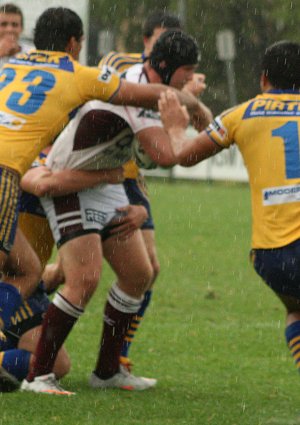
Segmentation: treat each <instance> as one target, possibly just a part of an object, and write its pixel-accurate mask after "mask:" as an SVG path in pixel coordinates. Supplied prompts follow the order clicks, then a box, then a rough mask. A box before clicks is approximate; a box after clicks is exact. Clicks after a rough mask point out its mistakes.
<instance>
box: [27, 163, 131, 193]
mask: <svg viewBox="0 0 300 425" xmlns="http://www.w3.org/2000/svg"><path fill="white" fill-rule="evenodd" d="M123 179H124V176H123V168H121V167H119V168H114V169H111V170H97V171H86V170H71V169H65V170H59V171H52V170H51V169H49V168H48V167H45V166H41V167H36V168H31V169H30V170H28V171H27V173H25V175H24V176H23V177H22V180H21V188H22V189H23V190H25V191H26V192H29V193H32V194H33V195H36V196H39V197H40V196H62V195H66V194H68V193H73V192H79V191H80V190H84V189H87V188H90V187H94V186H96V185H98V184H100V183H111V184H117V183H120V182H122V181H123Z"/></svg>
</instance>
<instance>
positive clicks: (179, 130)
mask: <svg viewBox="0 0 300 425" xmlns="http://www.w3.org/2000/svg"><path fill="white" fill-rule="evenodd" d="M159 111H160V114H161V119H162V122H163V124H164V128H165V130H166V131H167V133H168V135H169V138H170V143H171V145H172V149H173V153H174V156H175V158H176V161H177V162H178V163H179V164H180V165H183V166H185V167H190V166H192V165H195V164H197V163H198V162H201V161H203V160H204V159H206V158H209V157H210V156H213V155H215V154H216V153H218V152H220V151H221V150H222V147H221V146H218V145H217V144H215V143H214V142H213V141H212V140H211V139H210V138H209V136H208V135H207V133H206V132H205V131H202V132H201V133H199V134H197V136H196V137H194V138H189V137H188V136H187V135H186V132H185V130H186V128H187V126H188V124H189V115H188V113H187V110H186V108H185V107H184V106H181V105H180V103H179V101H178V99H177V98H176V95H175V94H174V93H172V92H171V91H168V92H167V93H166V94H162V96H161V99H160V101H159Z"/></svg>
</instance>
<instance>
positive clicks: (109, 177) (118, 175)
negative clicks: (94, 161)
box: [103, 167, 125, 184]
mask: <svg viewBox="0 0 300 425" xmlns="http://www.w3.org/2000/svg"><path fill="white" fill-rule="evenodd" d="M103 171H104V173H105V178H104V180H103V181H105V183H108V184H119V183H122V182H123V181H124V179H125V176H124V168H123V167H118V168H112V169H110V170H103Z"/></svg>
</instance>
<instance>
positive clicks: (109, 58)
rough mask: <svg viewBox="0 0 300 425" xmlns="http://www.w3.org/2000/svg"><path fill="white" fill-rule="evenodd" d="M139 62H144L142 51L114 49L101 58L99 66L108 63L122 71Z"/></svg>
mask: <svg viewBox="0 0 300 425" xmlns="http://www.w3.org/2000/svg"><path fill="white" fill-rule="evenodd" d="M137 63H143V55H142V54H141V53H118V52H114V51H112V52H110V53H108V54H107V55H105V56H104V57H103V58H102V59H101V61H100V63H99V66H100V67H101V66H103V65H107V66H110V67H112V68H114V69H115V70H116V71H117V72H119V73H122V72H124V71H126V70H127V69H128V68H130V67H131V66H133V65H135V64H137Z"/></svg>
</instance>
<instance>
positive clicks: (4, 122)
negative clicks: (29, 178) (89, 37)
mask: <svg viewBox="0 0 300 425" xmlns="http://www.w3.org/2000/svg"><path fill="white" fill-rule="evenodd" d="M119 84H120V78H119V76H118V75H117V74H113V73H111V72H110V71H109V70H108V69H107V68H103V69H101V70H99V69H98V68H89V67H86V66H82V65H80V64H79V63H78V62H76V61H75V60H73V59H72V57H71V56H70V55H68V54H66V53H62V52H48V51H33V52H30V53H28V54H21V55H18V56H17V57H16V58H13V59H11V60H10V61H9V62H8V63H7V64H6V65H5V66H4V67H3V68H2V70H1V72H0V92H1V96H0V133H1V138H0V158H1V159H0V166H7V167H9V168H11V169H13V170H15V171H17V172H19V173H20V174H21V175H22V174H23V173H24V172H25V171H26V170H27V169H28V168H29V167H30V165H31V163H32V162H33V160H34V159H35V158H36V156H37V155H38V153H39V152H40V151H41V150H42V149H43V148H44V147H46V146H47V145H49V144H50V143H51V142H52V140H53V139H54V138H55V136H56V135H57V134H58V133H60V132H61V130H62V129H63V127H64V126H65V125H66V123H67V122H68V121H69V118H70V116H71V114H72V112H73V111H74V110H75V109H76V108H78V107H79V106H80V105H82V104H83V103H85V102H86V101H88V100H91V99H95V98H97V99H101V100H104V101H108V100H109V99H110V98H111V97H112V96H113V95H114V94H115V93H116V91H117V90H118V88H119Z"/></svg>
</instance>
